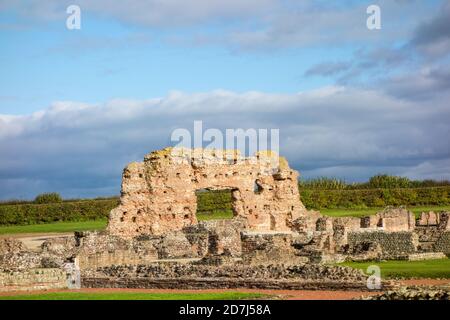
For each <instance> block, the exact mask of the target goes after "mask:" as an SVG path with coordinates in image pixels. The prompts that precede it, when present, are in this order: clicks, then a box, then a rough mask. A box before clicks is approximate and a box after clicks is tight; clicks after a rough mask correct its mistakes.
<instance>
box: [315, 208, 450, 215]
mask: <svg viewBox="0 0 450 320" xmlns="http://www.w3.org/2000/svg"><path fill="white" fill-rule="evenodd" d="M383 209H384V208H367V209H321V210H319V211H320V212H321V213H323V214H324V215H327V216H330V217H364V216H367V215H372V214H375V213H377V212H379V211H382V210H383ZM407 209H408V210H411V211H412V212H414V213H415V214H416V217H418V216H419V215H420V213H421V212H422V211H450V206H428V207H407Z"/></svg>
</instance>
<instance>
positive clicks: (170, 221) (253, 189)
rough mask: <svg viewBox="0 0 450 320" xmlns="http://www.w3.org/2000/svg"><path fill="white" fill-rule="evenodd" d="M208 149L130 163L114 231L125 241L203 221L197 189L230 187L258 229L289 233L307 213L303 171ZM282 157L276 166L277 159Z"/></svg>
mask: <svg viewBox="0 0 450 320" xmlns="http://www.w3.org/2000/svg"><path fill="white" fill-rule="evenodd" d="M217 153H218V151H216V150H208V149H204V150H203V149H195V150H191V149H173V148H167V149H164V150H161V151H154V152H152V153H150V154H148V155H147V156H145V158H144V162H140V163H132V164H130V165H128V166H127V167H126V168H125V170H124V172H123V177H122V195H121V203H120V206H119V207H117V208H115V209H114V210H112V211H111V214H110V219H109V224H108V231H109V233H110V234H112V235H116V236H119V237H122V238H128V239H130V238H133V237H135V236H138V235H142V234H149V235H161V234H164V233H166V232H168V231H176V230H182V229H183V228H185V227H187V226H191V225H194V224H196V223H197V218H196V216H195V213H196V208H197V203H196V201H197V198H196V194H195V192H196V190H201V189H211V190H220V189H230V190H232V197H233V212H234V215H235V217H239V218H241V219H243V220H244V221H245V223H246V228H247V229H249V230H255V231H256V230H257V231H270V230H275V231H289V230H290V228H291V225H292V222H293V221H294V220H295V219H297V218H299V217H300V216H301V215H302V214H305V213H306V209H305V207H304V206H303V205H302V203H301V202H300V201H299V192H298V186H297V178H298V173H297V172H296V171H295V170H292V169H290V168H289V166H288V164H287V161H286V160H285V159H282V158H281V157H279V158H278V156H277V155H275V154H273V153H272V154H258V155H256V156H255V157H251V158H242V157H241V156H240V155H239V154H238V152H237V151H234V152H233V153H232V157H231V158H230V157H229V153H226V152H225V153H220V154H219V155H217ZM275 158H276V159H280V160H279V164H278V166H277V167H275V168H274V167H273V163H274V159H275Z"/></svg>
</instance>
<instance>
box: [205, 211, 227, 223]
mask: <svg viewBox="0 0 450 320" xmlns="http://www.w3.org/2000/svg"><path fill="white" fill-rule="evenodd" d="M231 218H233V211H232V210H215V211H213V212H212V213H198V214H197V219H198V220H199V221H206V220H214V219H231Z"/></svg>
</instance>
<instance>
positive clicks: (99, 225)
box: [0, 220, 107, 234]
mask: <svg viewBox="0 0 450 320" xmlns="http://www.w3.org/2000/svg"><path fill="white" fill-rule="evenodd" d="M106 223H107V221H106V220H93V221H80V222H55V223H43V224H30V225H24V226H20V225H19V226H0V234H15V233H51V232H73V231H88V230H101V229H104V228H105V227H106Z"/></svg>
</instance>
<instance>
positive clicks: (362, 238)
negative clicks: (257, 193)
mask: <svg viewBox="0 0 450 320" xmlns="http://www.w3.org/2000/svg"><path fill="white" fill-rule="evenodd" d="M370 242H372V243H377V244H379V245H380V247H381V250H382V258H383V259H395V258H402V257H405V256H408V254H411V253H414V252H416V250H417V246H418V237H417V234H415V233H413V232H405V231H403V232H386V231H360V232H350V233H349V234H348V244H349V246H350V248H352V247H356V246H358V245H360V244H361V243H370Z"/></svg>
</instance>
